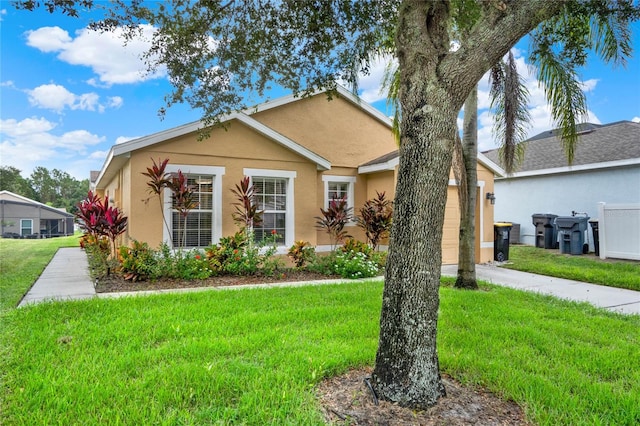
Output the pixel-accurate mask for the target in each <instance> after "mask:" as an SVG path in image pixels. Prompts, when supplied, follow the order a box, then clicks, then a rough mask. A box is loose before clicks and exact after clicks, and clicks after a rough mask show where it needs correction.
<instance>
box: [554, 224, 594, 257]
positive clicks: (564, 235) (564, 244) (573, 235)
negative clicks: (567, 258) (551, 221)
mask: <svg viewBox="0 0 640 426" xmlns="http://www.w3.org/2000/svg"><path fill="white" fill-rule="evenodd" d="M588 221H589V217H588V216H558V217H556V221H555V223H556V227H557V228H558V236H559V238H560V253H565V254H582V253H583V246H584V231H586V230H587V227H588V225H589V222H588Z"/></svg>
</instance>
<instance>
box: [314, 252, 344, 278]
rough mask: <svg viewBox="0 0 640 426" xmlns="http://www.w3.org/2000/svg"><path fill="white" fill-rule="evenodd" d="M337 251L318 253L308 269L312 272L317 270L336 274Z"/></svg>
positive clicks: (327, 273)
mask: <svg viewBox="0 0 640 426" xmlns="http://www.w3.org/2000/svg"><path fill="white" fill-rule="evenodd" d="M336 256H337V253H336V252H333V251H332V252H331V253H329V254H326V255H325V254H323V255H317V254H316V256H315V257H314V258H313V259H312V261H311V262H310V263H309V265H308V266H307V270H309V271H311V272H316V273H318V274H323V275H334V274H335V267H334V265H335V263H336Z"/></svg>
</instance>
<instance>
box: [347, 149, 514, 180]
mask: <svg viewBox="0 0 640 426" xmlns="http://www.w3.org/2000/svg"><path fill="white" fill-rule="evenodd" d="M399 163H400V152H399V151H398V150H395V151H392V152H390V153H388V154H385V155H383V156H381V157H378V158H376V159H375V160H371V161H369V162H367V163H364V164H362V165H361V166H359V167H358V173H361V174H367V173H376V172H382V171H385V170H393V169H395V167H396V166H397V165H398V164H399ZM478 163H480V164H482V165H483V166H485V167H486V168H487V169H489V170H490V171H492V172H493V174H494V175H496V176H504V175H506V173H505V171H504V170H503V169H502V167H500V166H498V165H497V164H496V163H495V162H493V161H492V160H491V159H489V158H487V157H486V156H485V155H484V154H482V153H480V152H479V153H478Z"/></svg>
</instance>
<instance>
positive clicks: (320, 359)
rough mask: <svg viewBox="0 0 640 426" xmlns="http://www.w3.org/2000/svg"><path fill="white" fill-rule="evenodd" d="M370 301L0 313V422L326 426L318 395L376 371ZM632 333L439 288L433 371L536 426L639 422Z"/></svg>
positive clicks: (261, 298) (237, 294) (214, 297)
mask: <svg viewBox="0 0 640 426" xmlns="http://www.w3.org/2000/svg"><path fill="white" fill-rule="evenodd" d="M448 282H451V280H448ZM381 297H382V283H381V282H380V281H370V282H351V283H347V284H341V285H328V286H318V287H302V288H277V289H254V290H239V291H211V292H205V293H193V294H181V295H177V294H165V295H158V296H152V297H134V298H126V299H118V300H106V299H92V300H84V301H74V302H65V303H60V302H58V303H47V304H41V305H35V306H29V307H26V308H21V309H14V310H9V311H8V312H5V313H4V314H3V315H2V317H3V318H2V319H3V332H2V337H1V342H0V347H1V348H3V349H2V352H1V360H0V372H1V373H0V374H1V375H2V376H1V378H0V380H1V381H2V383H3V386H2V390H1V391H0V392H2V394H1V395H0V401H1V402H0V404H1V405H0V424H7V425H12V424H68V425H73V424H83V425H84V424H99V423H101V424H114V425H117V424H131V425H138V424H248V425H264V424H296V425H298V424H301V425H311V424H322V421H323V420H322V416H321V414H320V411H319V406H318V404H317V402H316V400H315V397H314V386H315V385H316V384H317V383H318V382H319V381H320V380H321V379H322V378H323V377H327V376H331V375H336V374H340V373H341V372H344V371H346V370H347V369H350V368H354V367H359V366H364V365H372V364H373V362H374V357H375V351H376V347H377V337H378V330H379V313H380V305H381ZM639 329H640V316H623V315H618V314H614V313H609V312H606V311H604V310H598V309H596V308H593V307H591V306H589V305H586V304H577V303H571V302H566V301H559V300H556V299H554V298H551V297H547V296H541V295H536V294H532V293H526V292H519V291H516V290H512V289H508V288H501V287H495V286H484V285H483V287H482V289H481V291H476V292H473V291H461V290H455V289H453V288H451V287H449V286H443V288H442V289H441V308H440V322H439V354H440V364H441V368H442V370H443V371H444V372H446V373H449V374H450V375H452V376H453V377H454V378H456V379H458V380H460V381H462V382H464V383H467V384H474V385H478V386H484V387H487V388H489V389H490V390H492V391H494V392H495V393H497V394H498V395H500V396H502V397H503V398H505V399H513V400H514V401H516V402H517V403H518V404H520V405H521V406H522V407H523V408H524V409H525V412H526V415H527V417H528V418H529V419H530V420H532V421H534V422H536V423H538V424H553V425H559V424H567V425H570V424H611V425H613V424H616V425H618V424H620V425H622V424H629V425H631V424H638V422H639V421H640V369H638V368H637V366H638V365H640V351H639V350H638V347H640V334H639V333H638V330H639Z"/></svg>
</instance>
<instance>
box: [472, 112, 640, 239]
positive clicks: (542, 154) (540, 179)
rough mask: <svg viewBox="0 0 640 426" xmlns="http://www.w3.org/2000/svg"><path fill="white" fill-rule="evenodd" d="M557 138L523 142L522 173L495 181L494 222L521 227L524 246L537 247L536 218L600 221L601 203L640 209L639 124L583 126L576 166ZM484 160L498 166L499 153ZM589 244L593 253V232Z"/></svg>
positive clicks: (546, 135) (549, 134)
mask: <svg viewBox="0 0 640 426" xmlns="http://www.w3.org/2000/svg"><path fill="white" fill-rule="evenodd" d="M558 134H559V131H558V130H557V129H556V130H551V131H546V132H543V133H540V134H539V135H536V136H534V137H532V138H530V139H528V140H527V141H525V143H526V148H525V155H524V160H523V163H522V165H521V167H520V168H519V169H518V171H517V172H515V173H513V174H512V175H510V176H497V177H496V181H495V196H496V204H495V217H496V219H498V220H504V221H511V222H515V223H519V224H520V242H521V243H523V244H529V245H534V244H535V226H534V225H533V221H532V215H533V214H537V213H542V214H554V215H558V216H571V214H572V212H578V213H586V214H587V215H588V216H589V217H591V218H596V219H597V218H598V204H599V203H600V202H604V203H607V204H638V203H640V123H634V122H631V121H619V122H615V123H610V124H591V123H586V124H583V125H581V126H580V128H579V138H578V143H577V147H576V151H575V158H574V161H573V164H572V165H568V164H567V158H566V155H565V154H564V151H563V148H562V142H561V140H560V138H559V136H558ZM485 155H486V156H487V157H488V158H490V159H491V160H492V161H494V162H496V163H498V164H500V162H499V159H498V151H497V150H492V151H489V152H486V153H485ZM588 239H589V242H590V249H591V250H593V249H594V246H593V234H592V233H591V231H589V234H588Z"/></svg>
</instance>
